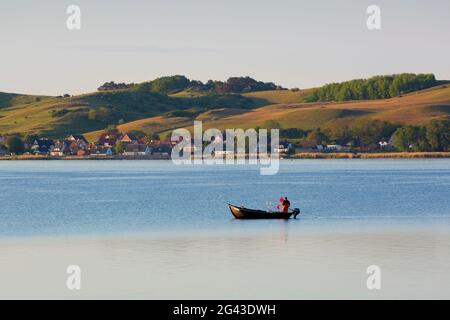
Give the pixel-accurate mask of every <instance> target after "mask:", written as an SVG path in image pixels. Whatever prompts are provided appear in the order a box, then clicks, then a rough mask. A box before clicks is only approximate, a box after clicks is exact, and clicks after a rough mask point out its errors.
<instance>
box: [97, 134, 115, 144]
mask: <svg viewBox="0 0 450 320" xmlns="http://www.w3.org/2000/svg"><path fill="white" fill-rule="evenodd" d="M117 140H118V137H117V136H115V135H112V134H108V133H103V134H102V135H101V136H100V138H99V139H98V141H97V143H96V145H98V146H103V147H114V146H115V145H116V142H117Z"/></svg>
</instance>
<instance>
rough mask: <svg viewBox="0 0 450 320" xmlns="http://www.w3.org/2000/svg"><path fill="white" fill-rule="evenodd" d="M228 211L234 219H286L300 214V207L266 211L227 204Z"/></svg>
mask: <svg viewBox="0 0 450 320" xmlns="http://www.w3.org/2000/svg"><path fill="white" fill-rule="evenodd" d="M228 206H229V207H230V211H231V213H232V214H233V216H234V217H235V218H236V219H284V220H288V219H290V218H291V217H292V216H294V218H295V219H296V218H297V216H298V215H299V214H300V209H294V211H290V212H268V211H262V210H252V209H247V208H244V207H237V206H234V205H232V204H229V205H228Z"/></svg>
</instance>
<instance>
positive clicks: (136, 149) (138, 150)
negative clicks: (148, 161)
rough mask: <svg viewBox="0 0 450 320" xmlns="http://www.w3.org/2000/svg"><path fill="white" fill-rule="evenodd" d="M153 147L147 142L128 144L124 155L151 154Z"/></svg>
mask: <svg viewBox="0 0 450 320" xmlns="http://www.w3.org/2000/svg"><path fill="white" fill-rule="evenodd" d="M151 154H152V148H151V147H150V146H148V145H146V144H128V145H127V146H126V147H125V150H124V152H123V155H124V156H150V155H151Z"/></svg>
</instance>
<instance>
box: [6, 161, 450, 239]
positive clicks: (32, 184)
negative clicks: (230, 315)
mask: <svg viewBox="0 0 450 320" xmlns="http://www.w3.org/2000/svg"><path fill="white" fill-rule="evenodd" d="M281 195H287V196H288V197H289V199H290V200H291V203H292V206H293V207H300V208H301V209H302V212H303V216H302V217H301V219H300V220H299V221H293V220H292V221H289V222H281V221H236V220H234V219H232V216H231V214H230V212H229V210H228V208H227V204H228V203H234V204H238V205H241V204H245V205H246V206H248V207H254V208H261V209H266V208H267V206H268V203H267V202H268V201H271V202H272V203H271V204H269V206H270V208H274V207H275V206H276V202H277V200H278V199H279V197H280V196H281ZM424 225H429V226H442V225H450V160H438V159H436V160H417V159H413V160H296V161H282V164H281V168H280V173H279V174H278V175H276V176H261V175H260V174H259V170H258V168H257V167H249V166H213V167H211V166H183V167H179V166H174V165H173V164H172V163H171V162H170V161H31V162H26V161H3V162H0V237H10V236H19V237H20V236H49V235H68V234H74V235H91V234H92V235H98V234H110V233H113V234H130V233H157V232H163V233H167V232H179V231H187V232H200V231H206V232H219V231H220V232H230V231H233V232H234V231H238V232H242V231H245V232H247V231H252V232H266V231H269V230H275V231H276V230H278V229H279V228H280V227H282V228H289V229H291V230H299V231H302V230H305V229H309V230H315V229H317V230H320V229H321V228H332V229H333V230H345V229H347V228H354V229H360V228H372V227H374V228H394V229H399V228H403V227H405V226H424Z"/></svg>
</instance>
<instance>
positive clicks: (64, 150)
mask: <svg viewBox="0 0 450 320" xmlns="http://www.w3.org/2000/svg"><path fill="white" fill-rule="evenodd" d="M70 145H71V142H70V141H68V140H58V141H56V142H55V144H54V146H52V148H51V150H50V155H51V156H52V157H64V156H68V155H71V154H72V149H71V148H70Z"/></svg>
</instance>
